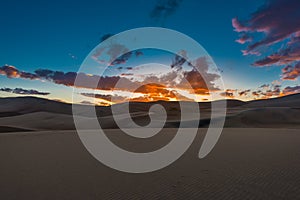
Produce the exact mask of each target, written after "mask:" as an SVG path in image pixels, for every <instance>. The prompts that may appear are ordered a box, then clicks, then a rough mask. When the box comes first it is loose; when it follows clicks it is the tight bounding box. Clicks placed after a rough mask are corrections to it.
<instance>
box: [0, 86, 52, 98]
mask: <svg viewBox="0 0 300 200" xmlns="http://www.w3.org/2000/svg"><path fill="white" fill-rule="evenodd" d="M0 91H2V92H10V93H14V94H22V95H43V96H45V95H49V94H50V93H49V92H39V91H37V90H33V89H31V90H27V89H23V88H15V89H11V88H0Z"/></svg>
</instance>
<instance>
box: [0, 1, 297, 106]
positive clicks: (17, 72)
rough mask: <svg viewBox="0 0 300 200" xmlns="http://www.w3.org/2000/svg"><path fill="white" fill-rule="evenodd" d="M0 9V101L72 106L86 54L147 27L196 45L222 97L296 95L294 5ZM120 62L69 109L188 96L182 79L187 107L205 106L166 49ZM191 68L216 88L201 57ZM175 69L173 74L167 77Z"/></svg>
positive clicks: (75, 4) (197, 83)
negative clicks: (212, 68)
mask: <svg viewBox="0 0 300 200" xmlns="http://www.w3.org/2000/svg"><path fill="white" fill-rule="evenodd" d="M0 7H1V14H0V15H1V17H0V24H1V30H2V31H1V37H0V44H1V47H2V48H1V53H0V61H1V63H0V97H6V96H24V95H34V96H39V97H43V98H49V99H56V100H61V101H66V102H71V101H72V92H73V86H74V83H73V82H74V77H76V75H77V72H78V70H79V67H80V65H81V64H82V63H83V61H84V59H85V58H86V57H87V55H88V54H89V53H90V52H91V51H92V49H94V48H95V47H96V46H97V45H98V44H99V43H100V42H101V41H102V40H103V39H106V38H108V37H109V36H111V35H114V34H117V33H120V32H122V31H126V30H129V29H133V28H139V27H149V26H152V27H164V28H169V29H173V30H176V31H179V32H182V33H184V34H186V35H188V36H190V37H192V38H193V39H194V40H196V41H197V42H198V43H200V44H201V45H202V46H203V47H204V48H205V49H206V51H207V52H208V53H209V55H210V56H211V57H212V59H213V60H214V62H215V63H216V65H217V67H218V69H219V71H218V73H217V74H220V75H221V77H222V80H223V82H224V85H225V89H226V91H224V90H223V91H221V90H220V91H218V90H217V87H216V91H214V92H219V93H220V95H221V96H223V97H224V98H236V99H241V100H251V99H261V98H272V97H277V96H283V95H288V94H293V93H299V92H300V84H299V78H298V77H299V76H300V20H299V19H300V11H299V10H300V1H299V0H271V1H266V0H248V1H241V0H228V1H223V0H222V1H221V0H216V1H208V0H204V1H196V0H158V1H156V0H153V1H144V0H127V1H114V0H112V1H99V0H95V1H89V0H86V1H81V2H80V1H64V0H62V1H45V2H42V1H31V0H28V1H21V0H20V1H16V0H11V1H1V3H0ZM125 48H126V47H125ZM118 50H119V49H118ZM181 53H182V52H181ZM89 59H92V58H89ZM119 59H120V60H119V61H120V62H115V63H111V64H112V66H111V67H110V69H111V70H110V71H107V72H106V79H105V80H104V81H103V82H104V83H105V84H106V85H105V87H104V86H101V87H99V88H97V91H94V90H91V88H88V87H84V88H82V92H81V93H77V94H76V95H78V96H80V97H81V99H80V101H78V102H75V103H80V102H81V103H93V102H94V99H96V101H95V102H96V103H98V104H101V105H109V104H111V103H118V102H122V101H125V100H128V97H129V96H131V95H132V94H133V96H131V97H133V98H135V99H134V100H137V101H150V100H190V99H193V98H191V96H190V94H189V93H190V91H189V90H188V89H187V88H186V87H185V86H184V83H183V82H181V80H179V79H180V77H181V78H182V77H185V78H187V79H188V80H190V81H192V82H193V83H191V85H192V87H193V88H194V89H195V91H196V92H194V93H196V95H197V98H196V99H193V100H197V101H206V100H210V98H209V97H207V96H208V95H207V93H206V90H205V89H206V86H204V85H203V83H202V82H201V77H197V76H195V75H194V74H193V68H192V67H191V65H189V63H188V62H185V63H184V64H178V63H175V64H176V66H175V67H174V66H173V67H172V64H174V62H176V56H175V55H173V54H171V53H169V52H164V51H161V50H153V49H141V50H139V51H136V52H132V54H131V55H127V57H126V55H125V56H124V57H121V58H119ZM117 61H118V60H117ZM147 63H161V65H159V64H158V65H153V64H147ZM193 64H194V65H199V67H200V68H201V69H203V70H204V73H207V75H208V76H209V77H210V79H211V81H212V87H214V81H215V80H216V79H218V78H219V77H217V74H213V73H211V72H208V71H207V69H206V68H207V66H206V64H207V63H206V61H205V58H203V57H202V58H199V59H198V60H194V61H193ZM95 67H97V66H95ZM181 67H182V68H181ZM179 68H180V70H178V69H179ZM174 69H176V70H175V72H176V73H177V75H178V76H171V75H172V73H174ZM172 70H173V71H172ZM98 75H99V74H96V73H95V74H90V73H89V72H86V74H85V75H84V76H85V77H87V78H90V77H95V76H98ZM153 76H156V77H157V76H159V81H158V84H148V85H145V86H141V87H140V88H139V89H138V90H137V91H131V90H130V86H128V87H127V88H118V92H117V95H116V93H114V94H112V93H111V89H110V88H109V87H110V86H111V85H109V84H108V83H110V82H112V83H114V82H115V81H116V79H117V80H119V79H120V78H121V79H124V80H125V81H127V82H128V84H138V85H141V83H147V80H149V79H151V78H152V79H153ZM168 77H169V78H168ZM176 77H177V79H178V80H177V81H175V82H176V83H175V82H174V81H173V79H176ZM162 80H163V81H162ZM104 83H103V84H104ZM91 94H94V95H95V94H96V95H95V97H96V98H94V95H91ZM111 95H113V97H114V98H113V99H114V100H113V101H112V99H111V97H112V96H111ZM176 95H177V97H175V96H176Z"/></svg>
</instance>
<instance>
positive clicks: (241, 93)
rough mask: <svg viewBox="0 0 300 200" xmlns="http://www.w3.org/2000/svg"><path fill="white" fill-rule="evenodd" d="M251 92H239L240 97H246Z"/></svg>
mask: <svg viewBox="0 0 300 200" xmlns="http://www.w3.org/2000/svg"><path fill="white" fill-rule="evenodd" d="M250 91H251V90H243V91H240V92H239V95H240V96H247V95H248V94H249V92H250Z"/></svg>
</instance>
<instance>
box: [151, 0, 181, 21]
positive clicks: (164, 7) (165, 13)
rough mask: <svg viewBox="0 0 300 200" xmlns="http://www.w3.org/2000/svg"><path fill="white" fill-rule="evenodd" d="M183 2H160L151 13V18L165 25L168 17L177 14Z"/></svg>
mask: <svg viewBox="0 0 300 200" xmlns="http://www.w3.org/2000/svg"><path fill="white" fill-rule="evenodd" d="M181 2H182V0H158V1H157V3H156V5H155V6H154V8H153V9H152V11H151V12H150V17H151V18H152V19H154V20H155V21H156V22H161V23H164V21H165V19H166V18H167V17H169V16H170V15H172V14H174V13H175V12H176V10H177V9H178V7H179V5H180V3H181Z"/></svg>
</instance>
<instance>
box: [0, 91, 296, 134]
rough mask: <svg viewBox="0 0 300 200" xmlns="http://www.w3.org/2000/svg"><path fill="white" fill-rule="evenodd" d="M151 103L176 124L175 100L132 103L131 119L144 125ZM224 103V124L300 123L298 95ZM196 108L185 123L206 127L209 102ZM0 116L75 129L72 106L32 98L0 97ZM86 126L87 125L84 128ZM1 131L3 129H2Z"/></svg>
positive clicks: (102, 116) (103, 117) (110, 122)
mask: <svg viewBox="0 0 300 200" xmlns="http://www.w3.org/2000/svg"><path fill="white" fill-rule="evenodd" d="M154 103H159V104H161V105H162V106H164V107H165V109H166V111H167V113H168V118H167V122H166V124H165V127H166V128H176V127H179V125H180V106H179V103H178V102H163V101H161V102H152V103H151V102H150V103H139V102H133V103H131V104H130V113H131V117H132V119H133V120H134V121H135V122H136V123H137V124H139V125H147V124H148V123H149V122H150V121H149V120H150V118H149V113H148V112H149V108H150V107H151V106H152V105H153V104H154ZM227 104H228V105H227V106H228V107H227V116H226V123H225V127H252V128H255V127H257V128H259V127H261V128H272V127H282V128H293V127H294V128H295V127H299V124H300V123H299V122H300V120H299V119H300V109H299V105H300V95H290V96H286V97H281V98H276V99H268V100H256V101H250V102H242V101H238V100H228V101H227ZM114 106H119V107H120V106H121V107H122V106H123V104H118V105H114ZM81 108H82V112H81V113H79V115H80V117H81V120H83V121H86V122H87V123H86V124H88V120H89V119H88V117H90V114H89V113H87V112H86V110H89V106H86V105H82V106H81ZM199 108H200V111H201V119H200V120H199V119H198V118H197V117H196V118H195V117H193V116H194V114H193V111H192V110H191V114H190V117H189V119H186V120H187V123H188V120H190V121H191V122H192V121H195V120H197V121H199V127H208V125H209V122H210V114H211V113H210V103H209V102H207V103H199ZM96 112H97V116H98V120H99V122H100V124H101V126H102V128H104V129H115V128H118V126H117V125H116V123H115V121H114V119H113V117H112V114H111V110H110V107H96ZM121 115H122V113H120V116H121ZM0 119H1V120H0V126H5V127H10V128H19V129H25V130H74V128H75V125H74V121H73V116H72V105H70V104H66V103H62V102H56V101H50V100H46V99H40V98H34V97H23V98H22V97H18V98H0ZM88 128H89V127H88V125H87V127H86V129H88ZM126 128H130V127H126ZM0 131H1V132H5V129H0Z"/></svg>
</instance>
